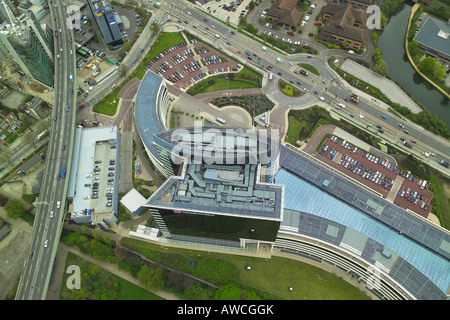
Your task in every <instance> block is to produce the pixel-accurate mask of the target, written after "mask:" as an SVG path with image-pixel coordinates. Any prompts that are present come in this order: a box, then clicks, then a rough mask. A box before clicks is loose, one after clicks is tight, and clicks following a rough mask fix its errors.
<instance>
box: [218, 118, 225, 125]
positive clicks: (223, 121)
mask: <svg viewBox="0 0 450 320" xmlns="http://www.w3.org/2000/svg"><path fill="white" fill-rule="evenodd" d="M216 120H217V121H219V122H220V123H222V124H225V123H226V121H225V120H223V119H222V118H217V119H216Z"/></svg>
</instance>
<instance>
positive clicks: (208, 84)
mask: <svg viewBox="0 0 450 320" xmlns="http://www.w3.org/2000/svg"><path fill="white" fill-rule="evenodd" d="M227 78H228V79H227ZM261 81H262V75H261V74H259V73H258V72H256V71H253V70H251V69H249V68H246V67H243V68H242V69H241V70H240V71H239V72H238V73H234V74H232V73H227V74H218V75H215V76H210V77H208V78H206V79H204V80H202V81H200V82H198V83H197V84H195V85H193V86H192V87H191V88H189V90H188V91H187V93H189V94H190V95H196V94H201V93H208V92H214V91H222V90H232V89H247V88H261Z"/></svg>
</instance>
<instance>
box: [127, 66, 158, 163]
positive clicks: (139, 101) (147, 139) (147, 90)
mask: <svg viewBox="0 0 450 320" xmlns="http://www.w3.org/2000/svg"><path fill="white" fill-rule="evenodd" d="M162 81H163V78H162V77H161V76H158V75H157V74H155V73H153V72H151V71H147V73H146V74H145V76H144V78H143V79H142V80H141V83H140V85H139V90H138V92H137V93H136V103H135V107H134V117H135V121H136V126H137V129H138V132H139V134H140V136H141V139H142V141H143V142H144V144H145V146H146V147H147V149H149V150H150V151H151V152H152V154H154V155H155V156H158V154H159V153H158V151H157V150H156V147H155V145H154V144H153V141H154V136H153V134H154V133H156V132H159V131H162V130H164V128H163V127H162V125H161V123H160V121H159V117H158V112H157V108H156V106H155V103H156V102H157V97H158V92H159V89H160V86H161V83H162Z"/></svg>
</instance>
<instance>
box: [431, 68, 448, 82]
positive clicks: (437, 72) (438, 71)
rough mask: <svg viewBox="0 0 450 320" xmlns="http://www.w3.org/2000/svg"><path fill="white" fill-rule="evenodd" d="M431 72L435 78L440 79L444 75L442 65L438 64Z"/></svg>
mask: <svg viewBox="0 0 450 320" xmlns="http://www.w3.org/2000/svg"><path fill="white" fill-rule="evenodd" d="M433 74H434V76H435V77H436V78H437V79H442V78H443V77H444V75H445V69H444V67H443V66H440V67H439V68H437V69H436V70H434V72H433Z"/></svg>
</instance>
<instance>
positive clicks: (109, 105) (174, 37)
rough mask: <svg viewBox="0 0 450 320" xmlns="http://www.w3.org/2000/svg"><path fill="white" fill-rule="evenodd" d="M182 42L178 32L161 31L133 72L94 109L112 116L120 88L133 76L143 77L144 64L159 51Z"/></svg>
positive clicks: (182, 39)
mask: <svg viewBox="0 0 450 320" xmlns="http://www.w3.org/2000/svg"><path fill="white" fill-rule="evenodd" d="M182 42H184V38H183V36H182V35H181V33H179V32H174V33H172V32H167V33H161V34H160V36H159V37H158V39H157V40H156V41H155V44H154V45H153V46H152V48H151V49H150V51H149V53H148V54H147V56H146V57H145V58H144V60H143V61H142V62H141V64H140V65H139V66H138V67H137V68H136V70H134V71H133V73H132V74H131V75H130V76H129V78H128V79H126V80H125V81H124V82H122V84H121V85H120V86H118V87H117V88H115V89H114V90H113V91H112V92H111V93H109V94H108V95H107V96H106V97H105V98H103V99H102V100H100V101H99V102H98V103H97V105H95V106H94V111H95V112H98V113H101V114H104V115H107V116H113V115H115V114H116V110H117V106H118V104H119V99H118V98H117V95H118V94H119V92H120V90H121V89H122V88H123V86H124V85H125V84H127V83H128V81H130V80H131V79H133V78H138V79H139V80H142V78H144V75H145V73H146V72H147V69H148V68H147V67H146V66H145V64H146V63H147V62H148V61H150V60H152V59H153V58H154V57H156V56H157V55H159V54H160V53H161V52H163V51H165V50H167V49H169V48H171V47H172V46H174V45H176V44H179V43H182Z"/></svg>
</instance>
